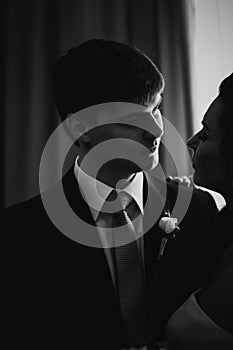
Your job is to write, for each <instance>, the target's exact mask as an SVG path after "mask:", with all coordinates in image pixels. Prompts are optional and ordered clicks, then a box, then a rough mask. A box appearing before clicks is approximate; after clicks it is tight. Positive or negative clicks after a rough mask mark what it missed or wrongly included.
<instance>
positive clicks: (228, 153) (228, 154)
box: [219, 73, 233, 184]
mask: <svg viewBox="0 0 233 350" xmlns="http://www.w3.org/2000/svg"><path fill="white" fill-rule="evenodd" d="M219 98H220V99H221V101H222V103H223V106H224V112H223V114H222V115H221V117H220V118H219V126H220V128H221V130H222V139H221V143H220V152H221V154H222V156H223V158H224V159H225V160H226V164H227V166H228V169H229V178H228V181H229V184H232V183H233V73H232V74H231V75H229V76H228V77H227V78H225V79H224V80H223V81H222V82H221V84H220V87H219Z"/></svg>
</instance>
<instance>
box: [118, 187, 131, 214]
mask: <svg viewBox="0 0 233 350" xmlns="http://www.w3.org/2000/svg"><path fill="white" fill-rule="evenodd" d="M118 199H119V203H120V207H121V209H122V210H125V208H126V207H127V205H128V204H129V202H130V200H131V197H130V195H129V194H128V193H126V192H124V191H121V192H119V193H118Z"/></svg>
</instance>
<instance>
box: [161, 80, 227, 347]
mask: <svg viewBox="0 0 233 350" xmlns="http://www.w3.org/2000/svg"><path fill="white" fill-rule="evenodd" d="M202 124H203V128H202V129H201V130H200V131H199V132H198V133H197V134H195V135H194V136H193V137H192V138H191V139H190V140H188V143H187V144H188V146H189V147H190V148H192V149H193V151H194V153H193V167H194V169H195V173H194V178H193V180H194V183H195V184H197V185H199V186H203V187H207V188H209V189H211V190H214V191H217V192H219V193H221V194H222V195H223V196H224V198H225V199H226V203H227V205H226V206H225V207H224V208H223V209H222V210H221V212H220V214H219V220H218V227H216V229H217V230H219V231H218V232H219V239H221V231H222V230H229V231H230V232H232V241H233V220H232V218H233V215H232V213H233V74H231V75H230V76H228V77H227V78H226V79H224V80H223V82H222V83H221V85H220V88H219V95H218V96H217V98H216V99H215V100H214V101H213V102H212V104H211V105H210V107H209V109H208V110H207V112H206V114H205V116H204V119H203V121H202ZM207 254H208V252H207ZM167 339H168V349H169V350H170V349H171V350H202V349H203V350H204V349H205V350H207V349H211V350H222V349H224V350H228V349H229V350H230V349H231V350H232V349H233V245H232V242H231V245H230V247H229V248H228V250H227V252H226V253H225V254H224V257H223V259H222V263H221V265H220V267H219V269H218V271H217V273H216V274H215V276H214V277H213V279H212V281H211V282H210V283H209V284H208V285H207V286H206V287H203V288H202V289H200V290H198V291H196V292H194V293H193V294H192V295H191V296H190V298H189V299H188V300H187V301H186V302H185V303H184V304H183V305H182V306H181V307H180V308H179V309H178V310H177V311H176V312H175V313H174V314H173V316H172V317H171V318H170V320H169V321H168V324H167Z"/></svg>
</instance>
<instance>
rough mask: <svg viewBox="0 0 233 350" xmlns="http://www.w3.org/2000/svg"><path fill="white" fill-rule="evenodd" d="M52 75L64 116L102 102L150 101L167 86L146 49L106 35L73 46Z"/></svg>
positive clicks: (55, 94)
mask: <svg viewBox="0 0 233 350" xmlns="http://www.w3.org/2000/svg"><path fill="white" fill-rule="evenodd" d="M52 79H53V85H54V96H55V103H56V106H57V110H58V113H59V115H60V116H61V118H62V120H64V119H65V118H66V116H67V114H68V113H76V112H78V111H80V110H82V109H84V108H87V107H90V106H93V105H97V104H100V103H107V102H132V103H137V104H141V105H147V104H148V103H151V102H153V98H154V95H155V93H156V92H160V91H162V90H163V88H164V79H163V76H162V74H161V73H160V72H159V70H158V68H157V67H156V65H155V64H154V63H153V62H152V61H151V60H150V59H149V58H148V57H147V56H146V55H145V54H144V53H143V52H141V51H140V50H138V49H136V48H132V47H130V46H128V45H126V44H122V43H118V42H115V41H109V40H104V39H93V40H89V41H86V42H83V43H82V44H80V45H79V46H77V47H74V48H71V49H70V50H69V51H68V52H67V53H66V54H65V55H64V56H61V57H60V58H59V59H58V60H57V61H56V62H55V63H54V65H53V68H52Z"/></svg>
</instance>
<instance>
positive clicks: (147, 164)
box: [140, 157, 159, 171]
mask: <svg viewBox="0 0 233 350" xmlns="http://www.w3.org/2000/svg"><path fill="white" fill-rule="evenodd" d="M158 163H159V159H158V157H149V158H147V159H143V160H142V161H141V162H140V168H141V169H142V170H143V171H150V170H153V169H154V168H155V167H156V166H157V165H158Z"/></svg>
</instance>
